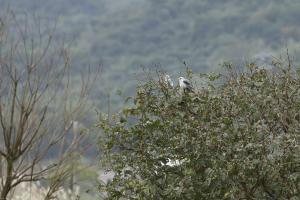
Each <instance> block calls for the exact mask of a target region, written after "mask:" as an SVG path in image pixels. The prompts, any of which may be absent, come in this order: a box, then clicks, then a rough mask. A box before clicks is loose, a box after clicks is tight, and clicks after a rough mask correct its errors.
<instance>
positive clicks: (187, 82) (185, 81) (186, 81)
mask: <svg viewBox="0 0 300 200" xmlns="http://www.w3.org/2000/svg"><path fill="white" fill-rule="evenodd" d="M182 82H183V83H184V84H186V85H191V83H190V82H189V81H188V80H186V79H184V80H183V81H182Z"/></svg>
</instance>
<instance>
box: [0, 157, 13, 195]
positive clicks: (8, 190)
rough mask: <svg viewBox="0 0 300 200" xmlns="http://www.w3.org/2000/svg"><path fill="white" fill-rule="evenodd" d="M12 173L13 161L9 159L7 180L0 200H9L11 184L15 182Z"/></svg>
mask: <svg viewBox="0 0 300 200" xmlns="http://www.w3.org/2000/svg"><path fill="white" fill-rule="evenodd" d="M12 173H13V161H12V160H9V159H7V167H6V180H5V183H4V186H3V188H2V191H1V194H0V200H6V199H7V195H8V193H9V192H10V190H11V184H12V181H13V179H12Z"/></svg>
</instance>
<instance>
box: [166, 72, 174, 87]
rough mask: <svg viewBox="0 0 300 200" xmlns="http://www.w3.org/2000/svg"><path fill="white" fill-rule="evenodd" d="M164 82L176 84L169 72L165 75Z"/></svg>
mask: <svg viewBox="0 0 300 200" xmlns="http://www.w3.org/2000/svg"><path fill="white" fill-rule="evenodd" d="M164 83H165V84H166V85H168V86H170V87H173V86H174V83H173V81H172V79H171V77H170V76H169V75H168V74H166V75H165V77H164Z"/></svg>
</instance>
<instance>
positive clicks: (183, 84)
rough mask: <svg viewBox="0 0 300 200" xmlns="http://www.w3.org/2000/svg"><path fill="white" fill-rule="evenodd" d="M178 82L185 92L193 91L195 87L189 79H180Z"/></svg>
mask: <svg viewBox="0 0 300 200" xmlns="http://www.w3.org/2000/svg"><path fill="white" fill-rule="evenodd" d="M178 81H179V87H180V88H182V89H183V91H188V92H192V91H193V87H192V85H191V83H190V81H189V80H188V79H186V78H184V77H179V78H178Z"/></svg>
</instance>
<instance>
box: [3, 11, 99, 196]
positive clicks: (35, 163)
mask: <svg viewBox="0 0 300 200" xmlns="http://www.w3.org/2000/svg"><path fill="white" fill-rule="evenodd" d="M0 17H1V16H0ZM0 22H1V23H0V161H1V162H0V179H1V182H0V199H7V198H8V196H9V195H10V194H11V193H12V191H13V189H14V188H15V187H16V186H17V185H18V184H20V183H22V182H31V181H38V180H40V179H42V178H47V177H49V176H50V177H51V185H50V189H49V192H48V194H47V196H46V199H51V198H52V196H53V194H54V193H55V192H56V191H57V190H58V188H59V187H60V186H61V184H62V182H63V181H64V180H65V179H67V178H68V177H69V176H70V174H71V171H72V170H70V169H71V168H70V166H69V165H68V164H69V161H70V160H71V159H72V156H75V153H77V152H80V151H81V150H82V146H81V144H82V141H83V139H84V137H85V136H84V134H80V133H78V134H74V135H73V136H72V139H71V142H69V143H67V142H66V140H67V134H68V133H69V132H70V130H71V128H72V126H73V120H76V118H77V117H78V115H79V114H80V113H82V109H84V107H85V106H86V104H85V103H86V98H87V95H88V93H89V91H90V88H91V85H92V84H93V82H94V80H95V77H91V76H89V75H87V76H85V77H83V78H82V79H81V80H82V81H81V83H80V84H79V85H80V88H81V89H79V91H78V89H77V92H74V90H73V88H72V83H73V82H72V76H71V74H70V67H71V61H70V56H69V53H68V47H67V45H66V44H65V43H63V42H57V41H56V37H55V34H54V33H55V26H53V27H51V28H49V27H44V28H43V26H42V24H43V22H42V21H41V19H36V18H33V19H32V20H28V19H27V17H26V16H25V17H23V18H18V17H16V16H15V15H14V14H13V13H9V14H7V15H5V16H2V17H1V18H0ZM88 74H92V73H88ZM96 74H97V73H96ZM80 148H81V149H80ZM56 149H60V151H56ZM50 153H51V154H55V155H56V157H55V159H52V160H51V161H49V162H47V163H44V161H45V158H47V157H48V156H49V154H50ZM58 154H59V155H58ZM53 157H54V156H53ZM42 162H43V165H42Z"/></svg>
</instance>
